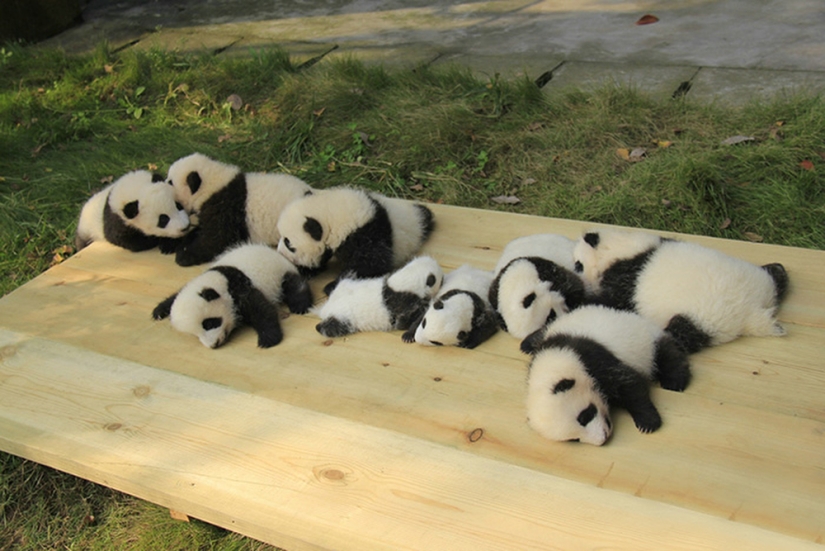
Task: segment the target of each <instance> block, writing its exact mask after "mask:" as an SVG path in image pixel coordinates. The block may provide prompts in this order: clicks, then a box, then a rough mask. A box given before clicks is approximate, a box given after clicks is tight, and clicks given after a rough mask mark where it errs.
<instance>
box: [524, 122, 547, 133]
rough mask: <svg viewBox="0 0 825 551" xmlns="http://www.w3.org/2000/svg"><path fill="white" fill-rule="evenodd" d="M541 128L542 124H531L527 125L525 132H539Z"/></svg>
mask: <svg viewBox="0 0 825 551" xmlns="http://www.w3.org/2000/svg"><path fill="white" fill-rule="evenodd" d="M542 128H544V123H543V122H531V123H530V124H528V125H527V130H529V131H530V132H535V131H536V130H541V129H542Z"/></svg>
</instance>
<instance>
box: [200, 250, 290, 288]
mask: <svg viewBox="0 0 825 551" xmlns="http://www.w3.org/2000/svg"><path fill="white" fill-rule="evenodd" d="M212 266H213V267H214V266H232V267H234V268H237V269H239V270H240V271H242V272H243V273H244V274H245V275H246V276H247V277H248V278H249V279H250V281H252V285H254V286H255V287H256V288H257V289H258V290H259V291H261V292H262V293H263V294H264V296H265V297H266V298H267V299H269V300H270V301H272V302H275V303H278V302H281V298H282V297H281V295H282V285H281V284H282V281H283V279H284V276H285V275H286V274H287V273H288V272H294V273H296V274H297V273H298V270H297V269H296V268H295V267H294V266H293V265H292V263H291V262H289V261H288V260H287V259H286V258H284V257H283V256H282V255H281V254H280V253H279V252H278V251H276V250H275V249H273V248H271V247H268V246H266V245H262V244H248V243H247V244H243V245H240V246H239V247H235V248H233V249H230V250H228V251H227V252H225V253H224V254H222V255H221V256H220V257H218V259H217V260H215V262H214V263H213V264H212Z"/></svg>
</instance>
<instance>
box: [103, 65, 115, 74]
mask: <svg viewBox="0 0 825 551" xmlns="http://www.w3.org/2000/svg"><path fill="white" fill-rule="evenodd" d="M103 70H104V71H105V72H106V73H107V74H112V73H113V72H114V70H115V66H114V65H111V64H109V63H107V64H105V65H104V66H103Z"/></svg>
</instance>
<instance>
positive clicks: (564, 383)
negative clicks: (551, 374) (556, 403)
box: [553, 379, 576, 394]
mask: <svg viewBox="0 0 825 551" xmlns="http://www.w3.org/2000/svg"><path fill="white" fill-rule="evenodd" d="M574 386H576V379H562V380H561V381H559V382H558V383H556V386H554V387H553V394H558V393H559V392H567V391H568V390H570V389H571V388H573V387H574Z"/></svg>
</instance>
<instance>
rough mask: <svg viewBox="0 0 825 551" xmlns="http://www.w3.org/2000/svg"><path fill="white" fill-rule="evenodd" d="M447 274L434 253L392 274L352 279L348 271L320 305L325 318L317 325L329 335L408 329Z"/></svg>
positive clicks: (322, 316)
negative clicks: (432, 255)
mask: <svg viewBox="0 0 825 551" xmlns="http://www.w3.org/2000/svg"><path fill="white" fill-rule="evenodd" d="M443 278H444V274H443V272H442V270H441V267H440V266H439V265H438V262H436V261H435V259H434V258H432V257H430V256H420V257H417V258H414V259H412V260H411V261H410V262H408V263H407V264H406V265H405V266H404V267H402V268H400V269H399V270H397V271H396V272H394V273H392V274H390V275H388V276H382V277H374V278H369V279H351V278H349V277H348V276H347V275H346V274H345V275H344V277H342V278H339V279H338V281H337V283H336V284H335V286H334V287H333V288H332V290H331V292H330V295H329V299H327V301H326V302H325V303H324V304H323V305H322V306H321V307H320V308H319V309H318V311H317V313H318V315H319V316H320V317H321V322H320V323H319V324H318V325H317V326H316V327H315V329H316V330H317V331H318V332H319V333H321V334H322V335H324V336H326V337H343V336H345V335H349V334H351V333H357V332H359V331H392V330H394V329H408V328H409V327H410V325H412V323H413V322H415V321H416V320H418V319H420V318H421V315H422V314H423V313H424V310H426V308H427V304H428V303H429V301H430V299H431V298H432V297H433V296H434V295H435V294H436V293H437V292H438V289H439V288H440V287H441V283H442V280H443Z"/></svg>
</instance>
